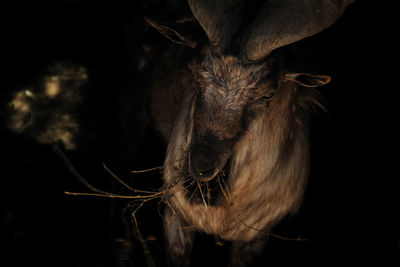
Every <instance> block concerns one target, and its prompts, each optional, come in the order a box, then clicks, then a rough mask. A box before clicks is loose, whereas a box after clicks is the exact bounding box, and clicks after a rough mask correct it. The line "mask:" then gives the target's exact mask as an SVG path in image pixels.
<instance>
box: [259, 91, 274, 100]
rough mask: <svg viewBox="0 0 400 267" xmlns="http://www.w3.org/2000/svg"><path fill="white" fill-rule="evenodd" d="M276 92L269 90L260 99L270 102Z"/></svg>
mask: <svg viewBox="0 0 400 267" xmlns="http://www.w3.org/2000/svg"><path fill="white" fill-rule="evenodd" d="M274 95H275V93H274V92H269V93H267V94H265V95H263V96H261V97H260V98H259V100H260V101H264V102H269V101H270V100H271V99H272V98H273V97H274Z"/></svg>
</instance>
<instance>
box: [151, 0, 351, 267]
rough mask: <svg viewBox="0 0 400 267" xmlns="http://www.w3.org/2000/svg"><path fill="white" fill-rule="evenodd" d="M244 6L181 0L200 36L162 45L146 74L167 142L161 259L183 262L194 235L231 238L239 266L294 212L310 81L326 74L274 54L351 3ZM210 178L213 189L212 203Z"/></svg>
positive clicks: (312, 97)
mask: <svg viewBox="0 0 400 267" xmlns="http://www.w3.org/2000/svg"><path fill="white" fill-rule="evenodd" d="M244 2H245V1H236V0H221V1H212V0H188V4H189V7H190V10H191V12H192V14H193V16H194V18H195V21H196V22H197V23H198V24H199V25H200V26H201V28H202V30H204V32H205V34H206V36H207V39H208V41H207V42H203V43H201V42H198V43H195V45H193V44H192V43H190V44H186V46H185V45H176V44H173V45H172V46H170V47H168V48H167V49H165V50H164V52H163V53H161V54H160V58H159V64H158V66H157V67H156V70H155V71H154V74H153V80H152V86H151V87H152V93H151V96H152V100H151V114H152V118H153V122H154V125H155V127H156V128H157V129H158V130H159V132H160V133H161V135H162V137H163V138H164V140H165V141H166V143H167V152H166V157H165V161H164V169H163V179H164V184H165V185H164V187H165V188H166V190H167V191H168V197H167V199H166V202H167V204H168V205H166V210H165V214H164V228H165V235H166V242H167V247H168V255H169V258H170V260H171V262H172V264H173V265H189V264H190V262H189V255H190V252H191V247H192V245H193V236H194V233H195V232H196V231H199V232H204V233H206V234H210V235H215V236H218V237H219V238H221V239H223V240H228V241H232V244H233V245H232V258H231V264H232V265H234V266H247V264H249V262H251V261H252V258H253V256H254V255H256V254H257V253H259V252H260V251H261V250H262V248H263V244H264V239H265V237H266V235H268V233H269V232H270V231H271V228H272V227H273V226H275V225H276V224H277V223H278V222H279V221H280V220H282V219H283V218H284V217H285V216H287V215H288V214H292V213H295V212H296V211H297V210H298V208H299V206H300V204H301V200H302V197H303V194H304V191H305V188H306V184H307V177H308V165H309V145H308V117H309V116H308V114H309V111H310V110H311V109H312V106H315V105H317V106H318V105H319V104H318V100H317V99H316V93H315V89H314V87H318V86H322V85H325V84H327V83H328V82H329V81H330V77H329V76H327V75H322V74H318V73H312V72H308V71H307V70H302V69H298V68H296V67H294V66H292V65H291V64H290V60H287V57H286V58H285V56H284V52H282V51H284V49H285V48H286V47H288V46H289V45H290V44H292V43H295V42H297V41H300V40H302V39H304V38H306V37H309V36H312V35H314V34H317V33H319V32H321V31H322V30H324V29H325V28H327V27H329V26H330V25H332V24H333V23H334V22H335V21H336V20H337V19H338V18H339V17H340V15H341V14H342V13H343V12H344V10H345V8H346V7H347V6H348V5H349V4H350V3H351V2H353V1H352V0H347V1H346V0H269V1H265V2H264V3H261V4H259V5H258V6H257V8H256V10H258V14H256V16H254V17H251V16H249V15H248V14H247V13H246V12H247V11H248V10H249V8H246V5H245V4H244ZM256 2H257V1H256ZM258 2H259V1H258ZM253 10H254V9H253ZM156 28H159V29H160V28H161V27H156ZM162 29H163V30H164V34H165V29H167V28H162ZM174 34H175V35H176V36H178V34H176V33H175V32H174ZM181 39H182V40H183V41H182V43H183V44H185V39H184V38H181ZM188 47H195V48H188ZM211 183H214V184H217V185H218V186H216V188H217V189H218V190H217V191H218V194H215V195H213V197H212V201H210V195H211V194H209V192H207V190H206V189H205V188H206V187H208V185H210V184H211ZM190 185H192V187H191V186H190ZM193 185H194V186H193ZM195 192H197V194H195ZM194 195H196V196H199V197H193V196H194Z"/></svg>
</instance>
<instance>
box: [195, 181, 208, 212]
mask: <svg viewBox="0 0 400 267" xmlns="http://www.w3.org/2000/svg"><path fill="white" fill-rule="evenodd" d="M197 186H198V187H199V190H200V194H201V199H202V200H203V203H204V206H206V209H208V206H207V203H206V200H205V199H204V195H203V191H202V190H201V186H200V183H199V181H197Z"/></svg>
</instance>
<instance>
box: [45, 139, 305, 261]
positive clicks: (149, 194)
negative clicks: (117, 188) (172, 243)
mask: <svg viewBox="0 0 400 267" xmlns="http://www.w3.org/2000/svg"><path fill="white" fill-rule="evenodd" d="M53 150H54V152H55V153H56V154H57V155H58V156H59V158H60V159H61V160H62V161H63V162H64V164H65V165H66V166H67V168H68V170H69V171H70V172H71V173H72V174H73V176H75V177H76V178H77V179H78V180H79V181H80V182H81V183H83V184H84V185H85V186H86V187H87V188H89V189H90V190H91V191H93V192H94V193H75V192H64V193H65V194H66V195H72V196H96V197H106V198H120V199H132V201H131V202H129V203H128V205H127V206H126V208H127V207H129V208H132V207H133V205H132V204H136V205H137V206H136V207H135V209H134V210H133V211H132V212H131V220H132V224H133V225H134V226H135V228H136V233H137V235H138V237H137V238H138V239H139V241H140V243H141V245H142V248H143V251H144V254H145V257H146V261H147V264H148V266H155V265H154V261H153V259H152V257H151V253H150V250H149V248H148V247H147V244H146V241H145V240H144V239H143V236H142V234H141V232H140V230H139V226H138V222H137V220H136V216H135V214H136V212H137V211H138V210H139V209H140V208H141V207H143V205H144V204H145V203H146V202H148V201H151V200H154V199H161V200H163V201H164V203H165V204H167V205H169V206H170V204H169V203H168V201H167V199H166V198H167V196H168V194H169V192H170V189H172V188H173V187H174V186H176V185H177V184H178V183H179V184H183V185H185V183H188V182H189V184H188V185H186V186H184V189H187V188H188V187H191V186H193V185H194V184H195V183H196V185H197V186H196V187H195V189H194V191H193V192H192V194H191V195H190V196H189V197H188V201H190V200H191V199H192V197H193V196H194V195H195V193H196V192H197V191H198V192H199V193H200V196H201V201H202V203H203V204H204V206H205V207H206V208H207V207H208V206H210V201H211V193H210V187H209V184H208V183H209V182H205V183H202V184H201V183H200V182H199V181H197V180H195V179H193V178H191V177H190V176H187V177H184V178H180V177H178V178H177V179H176V180H174V181H172V182H170V183H168V184H165V185H164V186H163V187H162V188H161V189H160V190H158V191H147V190H139V189H135V188H132V187H131V186H129V185H128V184H126V183H125V182H124V181H122V179H120V178H119V177H118V176H117V175H116V174H115V173H113V172H112V171H111V170H110V169H109V168H108V167H107V166H106V165H105V164H103V168H104V169H105V170H106V171H107V172H108V173H109V174H110V175H111V176H112V177H113V178H114V179H115V180H116V181H118V182H119V183H120V184H121V185H122V186H124V187H125V188H126V189H128V190H129V191H131V192H133V193H135V195H120V194H113V193H110V192H107V191H104V190H101V189H98V188H96V187H94V186H93V185H91V184H90V183H89V182H88V181H87V180H86V179H84V178H83V177H82V176H81V174H80V173H79V172H78V171H77V170H76V169H75V167H74V166H73V165H72V163H71V162H70V161H69V160H68V158H67V157H66V155H65V154H64V153H63V152H62V151H61V150H60V149H59V148H58V147H57V146H53ZM162 168H163V167H162V166H161V167H155V168H151V169H147V170H139V171H132V173H144V172H150V171H155V170H161V169H162ZM223 176H225V172H224V171H223V170H222V171H221V172H220V173H219V174H218V175H217V177H216V180H217V183H218V187H219V189H220V190H221V193H222V195H223V196H224V198H225V200H226V201H227V202H228V204H229V205H233V201H232V196H231V194H230V192H229V187H228V186H227V184H226V182H225V179H223ZM202 187H205V190H206V193H203V189H202ZM137 202H139V204H137ZM126 208H125V209H124V210H126ZM171 208H172V207H171ZM172 210H173V208H172ZM232 212H234V214H235V217H236V218H237V219H238V220H239V222H240V223H242V224H243V225H245V226H246V227H248V228H249V229H252V230H254V231H257V232H260V233H263V234H265V235H268V236H272V237H275V238H277V239H281V240H286V241H308V240H307V239H303V238H300V237H298V238H288V237H284V236H281V235H277V234H274V233H270V232H265V231H263V230H260V229H257V228H256V227H253V226H251V225H248V224H247V223H246V222H244V221H243V220H242V219H241V218H240V216H239V214H237V212H236V211H234V210H232Z"/></svg>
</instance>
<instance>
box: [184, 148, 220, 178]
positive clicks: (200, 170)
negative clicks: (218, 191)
mask: <svg viewBox="0 0 400 267" xmlns="http://www.w3.org/2000/svg"><path fill="white" fill-rule="evenodd" d="M214 154H215V153H213V151H209V150H205V149H204V148H202V147H197V148H196V149H194V150H193V151H192V153H191V155H190V172H191V175H192V176H193V178H195V179H197V180H200V181H208V180H210V179H212V178H213V174H214V173H215V163H216V161H217V155H214Z"/></svg>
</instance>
